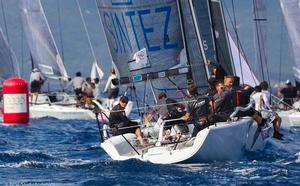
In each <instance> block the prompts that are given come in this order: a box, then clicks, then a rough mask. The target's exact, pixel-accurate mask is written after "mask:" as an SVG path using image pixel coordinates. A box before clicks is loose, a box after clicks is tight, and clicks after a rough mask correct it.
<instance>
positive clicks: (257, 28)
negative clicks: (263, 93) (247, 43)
mask: <svg viewBox="0 0 300 186" xmlns="http://www.w3.org/2000/svg"><path fill="white" fill-rule="evenodd" d="M252 4H253V14H254V19H258V18H257V17H258V15H257V14H258V13H257V7H256V3H255V0H252ZM255 34H256V38H257V44H258V55H259V56H258V57H259V59H258V60H259V62H260V65H261V73H262V78H263V80H265V76H264V70H263V61H262V53H261V39H260V35H259V25H258V21H255Z"/></svg>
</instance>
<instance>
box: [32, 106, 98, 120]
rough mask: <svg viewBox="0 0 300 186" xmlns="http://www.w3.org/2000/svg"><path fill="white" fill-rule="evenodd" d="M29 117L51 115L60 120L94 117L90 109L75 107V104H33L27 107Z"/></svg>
mask: <svg viewBox="0 0 300 186" xmlns="http://www.w3.org/2000/svg"><path fill="white" fill-rule="evenodd" d="M29 112H30V118H35V119H37V118H43V117H52V118H56V119H61V120H72V119H75V120H76V119H78V120H90V119H95V114H94V113H93V111H92V110H88V109H83V108H77V107H75V106H61V105H48V104H42V105H33V106H30V107H29Z"/></svg>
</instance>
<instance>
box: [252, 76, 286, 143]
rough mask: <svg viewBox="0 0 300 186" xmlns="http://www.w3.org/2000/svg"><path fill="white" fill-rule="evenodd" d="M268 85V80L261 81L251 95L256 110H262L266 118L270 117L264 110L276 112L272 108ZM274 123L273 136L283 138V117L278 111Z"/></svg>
mask: <svg viewBox="0 0 300 186" xmlns="http://www.w3.org/2000/svg"><path fill="white" fill-rule="evenodd" d="M268 87H269V84H268V83H267V82H266V81H262V82H261V83H260V86H256V87H255V93H254V94H252V96H251V98H252V99H253V100H254V101H255V110H257V111H260V112H261V114H262V117H263V118H265V119H266V118H267V117H268V112H266V111H263V110H267V111H271V112H274V111H272V109H271V101H270V99H271V94H270V92H269V91H268ZM272 123H273V128H274V133H273V137H274V138H276V139H279V140H283V139H282V137H283V135H282V134H281V133H280V132H279V130H280V126H281V118H280V116H279V115H278V114H277V113H275V118H274V120H273V121H272Z"/></svg>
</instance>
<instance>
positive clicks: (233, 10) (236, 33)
mask: <svg viewBox="0 0 300 186" xmlns="http://www.w3.org/2000/svg"><path fill="white" fill-rule="evenodd" d="M231 6H232V13H233V20H234V31H235V35H236V38H237V40H239V35H238V30H237V24H236V15H235V6H234V3H233V0H231ZM237 48H238V52H239V53H240V46H239V44H238V45H237ZM239 62H240V71H241V76H242V77H241V78H242V82H243V84H245V81H244V73H243V69H242V60H241V55H239Z"/></svg>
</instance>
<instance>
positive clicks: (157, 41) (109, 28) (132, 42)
mask: <svg viewBox="0 0 300 186" xmlns="http://www.w3.org/2000/svg"><path fill="white" fill-rule="evenodd" d="M173 14H174V13H172V7H171V6H160V7H151V8H149V9H141V8H133V9H129V10H128V9H125V10H120V9H117V10H114V9H106V10H102V11H101V16H102V20H103V25H104V28H105V32H106V35H107V36H108V40H109V41H108V42H109V44H110V47H111V48H112V49H113V50H114V52H116V53H121V54H122V53H127V52H133V51H136V49H139V50H140V49H141V48H144V47H145V46H146V47H147V49H148V51H149V52H153V51H159V50H162V49H174V48H178V43H177V41H178V38H177V37H175V32H178V30H180V25H179V20H178V18H176V16H173ZM175 23H176V25H178V29H177V28H176V29H174V28H173V27H174V24H175ZM170 25H172V31H170V30H169V28H171V27H170ZM175 27H176V26H175ZM178 33H180V32H178ZM174 40H175V41H174Z"/></svg>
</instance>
